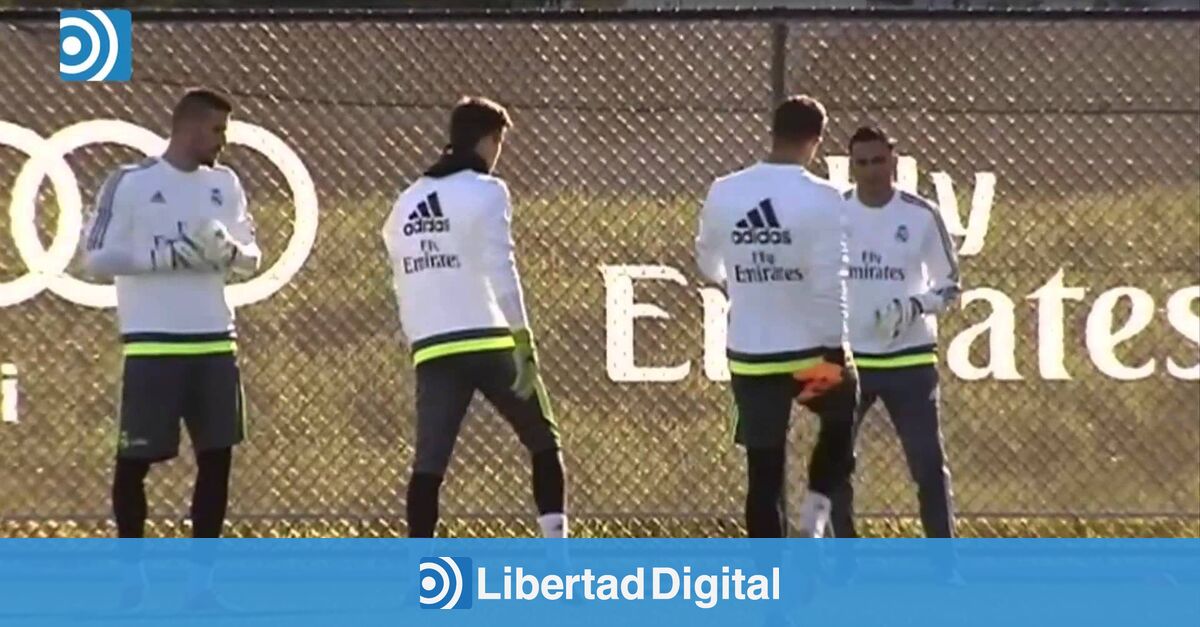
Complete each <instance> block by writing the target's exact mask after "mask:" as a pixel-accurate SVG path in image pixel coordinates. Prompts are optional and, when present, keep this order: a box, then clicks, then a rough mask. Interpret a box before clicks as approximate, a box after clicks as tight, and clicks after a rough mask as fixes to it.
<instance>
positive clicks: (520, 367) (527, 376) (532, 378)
mask: <svg viewBox="0 0 1200 627" xmlns="http://www.w3.org/2000/svg"><path fill="white" fill-rule="evenodd" d="M513 340H514V341H515V342H516V347H515V348H513V352H512V358H513V365H514V366H516V368H517V378H516V380H515V381H513V384H512V391H513V392H515V393H516V395H517V396H518V397H520V398H522V399H528V398H529V397H531V396H533V394H534V392H536V391H537V386H538V379H539V375H538V366H537V350H536V349H535V348H534V346H533V336H532V335H530V333H529V329H518V330H516V331H514V332H513Z"/></svg>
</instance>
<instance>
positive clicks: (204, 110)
mask: <svg viewBox="0 0 1200 627" xmlns="http://www.w3.org/2000/svg"><path fill="white" fill-rule="evenodd" d="M232 111H233V103H232V102H230V101H229V98H227V97H225V96H224V95H222V94H220V93H218V92H216V91H213V90H211V89H190V90H188V91H187V93H185V94H184V95H183V97H181V98H180V99H179V102H177V103H175V109H174V110H173V111H172V112H171V128H179V127H180V126H181V125H183V124H186V123H188V122H192V121H195V120H199V119H202V118H204V116H206V115H208V114H209V113H212V112H219V113H231V112H232Z"/></svg>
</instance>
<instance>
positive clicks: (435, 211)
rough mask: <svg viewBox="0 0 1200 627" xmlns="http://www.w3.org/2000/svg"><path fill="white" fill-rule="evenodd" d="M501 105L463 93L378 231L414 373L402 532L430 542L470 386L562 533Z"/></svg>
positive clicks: (551, 426)
mask: <svg viewBox="0 0 1200 627" xmlns="http://www.w3.org/2000/svg"><path fill="white" fill-rule="evenodd" d="M510 126H511V121H510V119H509V116H508V113H507V111H505V109H504V108H503V107H501V106H500V105H499V104H497V103H495V102H492V101H490V100H488V99H485V98H464V99H463V100H461V101H460V102H459V103H458V104H457V105H456V106H455V107H454V110H453V112H452V113H451V115H450V143H449V145H448V146H447V147H446V149H445V150H444V151H443V153H442V156H441V158H440V159H439V160H438V161H437V162H436V163H435V164H434V165H433V166H432V167H430V168H429V169H428V170H426V171H425V173H424V174H423V175H422V176H421V177H420V178H418V179H417V180H416V181H415V182H413V183H412V184H411V185H410V186H409V187H408V188H407V189H405V190H403V191H402V192H401V193H400V195H399V197H398V198H397V199H396V202H395V204H394V206H393V207H392V211H391V214H390V215H389V216H388V218H387V221H386V223H385V225H384V227H383V239H384V243H385V244H386V247H387V252H388V256H389V258H390V260H391V263H392V272H393V287H394V291H395V295H396V299H397V302H398V306H399V311H400V324H401V328H402V332H403V334H404V335H405V336H406V337H407V340H408V342H409V344H410V345H411V348H412V352H413V363H414V364H415V366H416V374H417V402H416V405H417V444H416V454H415V458H414V460H413V464H412V476H411V478H410V480H409V484H408V495H407V507H406V509H407V517H408V533H409V536H410V537H420V538H428V537H433V535H434V532H435V530H436V527H437V522H438V500H439V493H440V490H441V485H442V479H443V476H444V475H445V473H446V469H447V467H448V466H449V463H450V458H451V454H452V452H453V450H454V445H455V442H456V440H457V439H458V432H459V429H460V428H461V426H462V422H463V419H464V417H465V416H466V412H467V408H468V406H469V405H470V403H471V399H472V397H473V396H474V394H475V392H476V391H478V392H480V393H482V394H483V396H484V397H485V398H486V399H487V400H488V402H490V403H491V405H492V406H493V407H494V408H495V409H496V410H497V411H498V412H499V413H500V415H501V416H503V417H504V419H505V420H507V421H508V423H509V424H510V425H511V426H512V428H513V429H514V430H515V431H516V434H517V436H518V437H519V438H520V441H521V444H523V445H524V446H525V448H526V449H527V450H528V452H529V454H530V455H531V456H532V466H533V477H532V481H533V498H534V501H535V503H536V506H537V511H538V518H537V522H538V525H539V526H540V528H541V531H542V534H543V535H544V536H545V537H548V538H563V537H567V535H568V530H567V517H566V514H565V509H564V506H565V501H566V478H565V473H564V470H563V463H562V457H561V453H560V450H559V448H560V446H559V433H558V426H557V424H556V423H555V421H554V417H553V413H552V412H551V408H550V406H549V401H548V398H547V395H546V392H545V387H544V386H543V385H542V380H541V376H540V374H539V371H538V361H537V351H536V348H535V345H534V340H533V336H532V333H531V332H530V328H529V323H528V318H527V316H526V310H525V300H524V296H523V293H522V290H521V280H520V276H519V274H518V272H517V265H516V258H515V255H514V244H513V238H512V231H511V228H512V204H511V202H510V200H509V193H508V186H507V185H506V184H505V182H504V181H503V180H502V179H500V178H497V177H496V176H493V175H492V170H493V168H495V166H496V161H497V159H499V157H500V151H501V146H502V145H503V142H504V137H505V134H506V131H507V129H508V128H509V127H510Z"/></svg>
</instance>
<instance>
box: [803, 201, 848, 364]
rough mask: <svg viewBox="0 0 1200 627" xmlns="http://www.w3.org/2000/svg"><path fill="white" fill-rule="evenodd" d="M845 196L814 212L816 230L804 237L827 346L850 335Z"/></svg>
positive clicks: (818, 325)
mask: <svg viewBox="0 0 1200 627" xmlns="http://www.w3.org/2000/svg"><path fill="white" fill-rule="evenodd" d="M841 203H842V200H841V197H840V196H838V195H836V194H831V195H830V197H829V206H827V207H822V208H820V209H819V210H818V211H816V212H815V213H814V214H813V215H814V217H813V221H812V231H811V233H807V234H805V235H804V237H807V238H810V241H811V242H812V245H811V247H810V248H809V253H810V255H811V257H810V258H809V260H808V275H809V276H808V277H807V278H808V284H809V285H810V286H811V289H812V295H811V296H812V320H811V324H812V325H813V330H814V331H815V333H816V336H817V337H818V338H820V341H821V345H822V346H825V347H827V348H835V349H836V348H840V347H841V346H842V344H843V340H844V339H845V338H846V336H847V334H848V313H849V311H848V307H847V287H846V280H847V279H848V277H849V264H850V251H849V248H848V245H847V242H846V225H845V222H846V214H845V211H843V210H842V205H841Z"/></svg>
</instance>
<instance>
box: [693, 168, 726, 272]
mask: <svg viewBox="0 0 1200 627" xmlns="http://www.w3.org/2000/svg"><path fill="white" fill-rule="evenodd" d="M714 213H715V207H714V194H713V190H712V188H709V191H708V196H707V198H705V199H704V206H703V207H702V208H701V209H700V224H699V225H698V226H697V229H696V265H697V266H698V267H699V269H700V274H702V275H704V278H706V279H708V280H709V281H712V282H713V283H717V284H719V285H723V284H724V283H725V279H726V277H725V260H724V259H723V258H722V255H721V246H722V242H723V238H722V236H723V235H724V236H725V237H728V234H727V233H725V234H722V233H721V232H720V229H719V228H718V225H717V222H716V220H715V216H714V215H713V214H714Z"/></svg>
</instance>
